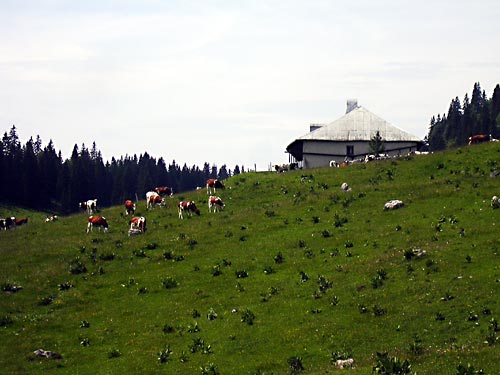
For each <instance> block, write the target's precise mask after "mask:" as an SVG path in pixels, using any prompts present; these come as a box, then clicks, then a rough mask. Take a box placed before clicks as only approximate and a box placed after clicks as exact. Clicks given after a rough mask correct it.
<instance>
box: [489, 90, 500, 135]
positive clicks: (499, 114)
mask: <svg viewBox="0 0 500 375" xmlns="http://www.w3.org/2000/svg"><path fill="white" fill-rule="evenodd" d="M490 110H491V114H490V118H491V123H492V124H491V129H492V130H491V134H492V136H493V138H496V139H498V138H500V85H499V84H497V85H496V86H495V89H494V90H493V95H492V96H491V105H490Z"/></svg>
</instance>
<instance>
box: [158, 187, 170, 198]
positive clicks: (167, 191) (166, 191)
mask: <svg viewBox="0 0 500 375" xmlns="http://www.w3.org/2000/svg"><path fill="white" fill-rule="evenodd" d="M154 191H155V192H156V193H158V194H160V196H162V197H166V196H169V197H170V198H172V196H173V195H174V189H172V188H171V187H167V186H161V187H155V188H154Z"/></svg>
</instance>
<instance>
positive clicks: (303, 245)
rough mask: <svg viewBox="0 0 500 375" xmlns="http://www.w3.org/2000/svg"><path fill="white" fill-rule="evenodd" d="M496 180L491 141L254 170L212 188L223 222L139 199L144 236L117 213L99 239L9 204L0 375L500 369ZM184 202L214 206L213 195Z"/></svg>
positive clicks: (0, 211) (1, 237) (0, 274)
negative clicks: (11, 225)
mask: <svg viewBox="0 0 500 375" xmlns="http://www.w3.org/2000/svg"><path fill="white" fill-rule="evenodd" d="M496 170H500V145H498V143H485V144H480V145H475V147H464V148H459V149H454V150H450V151H447V152H443V153H436V154H432V155H415V156H411V157H405V158H401V159H388V160H383V161H373V162H370V163H367V164H354V165H350V166H348V167H346V168H323V169H315V170H293V171H289V172H287V173H280V174H277V173H275V172H262V173H244V174H239V175H236V176H233V177H232V178H230V179H228V180H225V181H224V185H225V186H226V189H224V190H222V189H221V190H220V191H219V190H217V195H218V196H220V198H221V199H222V200H223V201H224V203H225V204H226V208H225V209H224V211H221V212H219V213H218V214H217V215H214V214H209V213H207V211H206V210H201V214H200V216H192V217H189V216H187V215H186V216H185V217H184V220H179V218H178V212H177V207H175V205H173V204H170V205H168V206H166V207H164V208H163V209H161V210H160V209H157V210H147V209H146V202H145V201H142V202H137V207H138V210H137V211H136V213H135V215H138V216H141V215H144V216H147V220H148V230H147V232H146V233H144V234H143V235H140V236H128V230H129V228H130V218H129V217H127V215H125V213H124V210H123V205H120V206H116V207H111V208H101V210H100V214H102V215H103V216H105V217H106V219H107V221H108V224H109V232H108V233H104V232H102V231H101V232H99V231H96V230H94V231H93V232H91V233H89V234H87V233H86V225H87V217H86V216H85V215H81V214H75V215H71V216H59V217H58V220H57V221H54V222H51V223H50V224H47V223H46V222H45V220H46V218H47V215H48V214H47V213H42V212H29V211H26V210H22V209H18V208H16V207H5V206H2V207H0V217H1V218H4V217H7V216H15V217H27V218H29V224H28V225H25V226H22V227H20V228H17V229H13V230H6V231H0V256H1V259H2V261H1V262H0V284H1V287H2V291H0V293H1V294H0V351H1V353H2V370H3V372H5V373H32V374H39V373H44V374H76V373H78V374H95V373H103V374H128V373H144V374H164V373H168V374H249V375H250V374H287V373H292V374H299V373H300V374H335V373H342V371H345V372H346V373H349V374H370V373H372V369H373V368H374V367H375V366H376V367H377V368H380V367H381V365H380V364H381V363H382V362H383V361H384V360H387V358H388V357H390V358H392V359H396V358H397V359H398V360H399V361H401V363H403V361H405V360H407V361H408V362H409V364H410V365H411V370H412V373H413V372H416V373H417V374H450V375H454V374H456V373H457V371H458V370H457V369H459V367H460V366H462V368H464V367H465V368H467V366H468V365H470V366H472V367H474V368H475V369H476V370H479V369H482V370H484V373H485V374H499V373H500V342H499V339H498V337H500V330H499V326H498V321H499V320H500V299H499V296H500V236H499V235H498V226H499V225H500V210H495V209H492V207H491V198H492V196H494V195H497V196H499V195H500V179H499V178H495V177H491V175H492V174H491V172H493V171H496ZM343 182H346V183H347V184H348V185H349V187H350V188H351V189H350V190H349V191H342V189H339V186H340V185H341V184H342V183H343ZM177 195H178V200H186V201H187V200H193V201H196V203H197V204H198V205H199V206H200V207H203V205H205V207H207V206H206V205H208V196H207V193H206V192H205V191H204V189H201V190H197V191H192V192H186V193H182V194H177ZM175 199H176V200H177V198H175ZM391 200H401V201H403V202H404V207H403V208H401V209H398V210H384V209H383V207H384V204H385V203H386V202H388V201H391ZM75 204H76V202H75ZM141 211H142V212H141ZM39 349H41V350H42V353H45V352H47V351H50V352H53V353H57V354H59V355H60V357H61V358H48V357H44V356H40V355H36V354H34V352H35V351H37V350H39ZM38 353H40V352H38ZM383 353H387V354H383ZM350 358H352V368H351V361H350V360H349V359H350ZM346 360H349V361H348V362H343V361H346ZM339 364H346V365H343V366H342V367H344V369H340V367H341V366H340V365H339ZM347 365H349V366H347Z"/></svg>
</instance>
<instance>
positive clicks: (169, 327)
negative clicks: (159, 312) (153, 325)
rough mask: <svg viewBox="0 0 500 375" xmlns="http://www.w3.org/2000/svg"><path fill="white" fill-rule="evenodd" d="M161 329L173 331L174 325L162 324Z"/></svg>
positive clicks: (168, 331) (165, 331)
mask: <svg viewBox="0 0 500 375" xmlns="http://www.w3.org/2000/svg"><path fill="white" fill-rule="evenodd" d="M162 330H163V333H174V332H175V328H174V326H172V325H170V324H168V323H167V324H165V325H164V326H163V329H162Z"/></svg>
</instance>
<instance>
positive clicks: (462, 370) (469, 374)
mask: <svg viewBox="0 0 500 375" xmlns="http://www.w3.org/2000/svg"><path fill="white" fill-rule="evenodd" d="M455 374H456V375H485V372H484V371H483V370H477V371H476V369H475V368H474V366H471V364H470V363H469V364H467V367H465V366H463V365H462V364H459V365H458V366H457V372H456V373H455Z"/></svg>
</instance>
